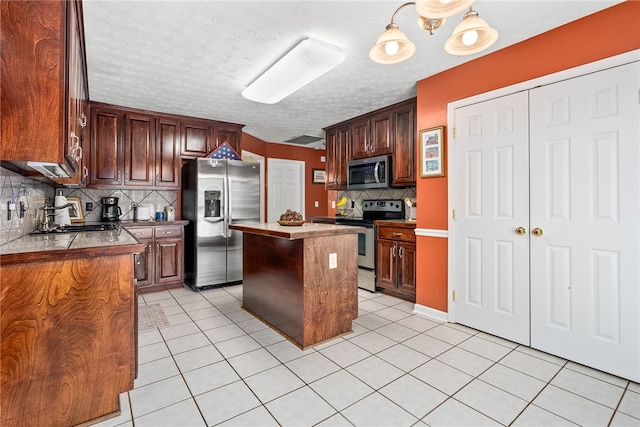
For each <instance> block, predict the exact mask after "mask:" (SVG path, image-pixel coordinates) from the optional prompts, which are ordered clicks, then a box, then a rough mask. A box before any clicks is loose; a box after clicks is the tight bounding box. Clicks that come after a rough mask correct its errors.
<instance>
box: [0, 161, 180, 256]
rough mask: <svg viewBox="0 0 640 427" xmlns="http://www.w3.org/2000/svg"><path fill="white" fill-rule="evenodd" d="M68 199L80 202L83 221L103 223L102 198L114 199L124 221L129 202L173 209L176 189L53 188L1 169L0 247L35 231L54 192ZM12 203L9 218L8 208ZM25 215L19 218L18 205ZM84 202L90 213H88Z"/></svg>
mask: <svg viewBox="0 0 640 427" xmlns="http://www.w3.org/2000/svg"><path fill="white" fill-rule="evenodd" d="M58 190H62V194H63V195H64V196H65V197H67V198H69V197H75V198H79V199H80V205H81V206H82V209H83V213H84V220H85V221H89V222H91V221H101V220H102V198H103V197H117V198H118V199H119V200H118V206H120V209H121V210H122V216H121V217H120V218H121V219H123V220H132V219H134V215H135V209H133V208H132V207H131V203H132V202H135V203H137V204H138V205H142V206H149V207H151V208H152V209H151V212H155V211H160V210H164V209H165V207H167V206H176V200H177V197H178V192H177V191H176V190H173V191H170V190H162V191H158V190H114V189H110V190H94V189H88V188H81V189H78V188H57V189H56V188H54V187H52V186H50V185H48V184H45V183H42V182H39V181H37V180H35V179H32V178H27V177H24V176H22V175H19V174H17V173H14V172H12V171H10V170H8V169H5V168H1V167H0V216H1V218H0V244H3V243H7V242H10V241H12V240H14V239H17V238H18V237H21V236H24V235H25V234H29V233H31V232H32V231H34V230H36V229H37V228H38V226H39V225H40V224H41V222H42V210H41V209H40V208H41V207H42V206H44V203H45V201H46V202H47V203H48V204H49V205H51V204H53V198H54V195H55V194H56V191H58ZM9 202H11V203H12V204H13V203H14V204H15V210H12V211H11V218H9V205H8V203H9ZM21 202H22V206H23V207H24V214H23V216H22V218H21V217H20V216H21V215H20V203H21ZM87 203H90V204H91V205H92V210H91V211H87Z"/></svg>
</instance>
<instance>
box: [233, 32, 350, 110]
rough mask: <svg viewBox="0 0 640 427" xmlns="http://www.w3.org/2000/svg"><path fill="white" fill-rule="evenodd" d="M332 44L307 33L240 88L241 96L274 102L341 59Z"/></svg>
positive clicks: (252, 99)
mask: <svg viewBox="0 0 640 427" xmlns="http://www.w3.org/2000/svg"><path fill="white" fill-rule="evenodd" d="M344 58H345V55H344V53H342V52H341V51H340V49H338V48H337V47H335V46H332V45H330V44H328V43H325V42H323V41H320V40H317V39H314V38H311V37H308V38H306V39H304V40H302V41H301V42H300V43H299V44H298V45H297V46H296V47H294V48H293V49H291V51H289V53H287V54H286V55H285V56H283V57H282V58H281V59H280V60H279V61H278V62H276V63H275V64H274V65H273V66H272V67H271V68H269V69H268V70H267V71H266V72H265V73H264V74H262V75H261V76H260V77H258V78H257V79H256V80H255V81H254V82H253V83H251V84H250V85H249V87H247V88H246V89H245V90H243V91H242V96H244V97H245V98H247V99H249V100H251V101H255V102H262V103H264V104H275V103H276V102H279V101H281V100H282V99H284V98H286V97H287V96H289V95H291V94H292V93H293V92H295V91H297V90H298V89H300V88H302V87H304V86H305V85H306V84H308V83H310V82H312V81H313V80H315V79H317V78H318V77H320V76H321V75H323V74H324V73H326V72H328V71H329V70H331V69H333V68H334V67H336V66H337V65H339V64H340V63H341V62H342V61H344Z"/></svg>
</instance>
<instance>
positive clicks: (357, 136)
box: [351, 112, 393, 159]
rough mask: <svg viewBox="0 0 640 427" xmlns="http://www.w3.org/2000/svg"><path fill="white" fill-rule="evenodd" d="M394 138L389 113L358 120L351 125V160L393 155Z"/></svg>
mask: <svg viewBox="0 0 640 427" xmlns="http://www.w3.org/2000/svg"><path fill="white" fill-rule="evenodd" d="M392 136H393V135H392V133H391V113H389V112H382V113H379V114H373V115H371V116H370V117H366V118H364V119H360V120H356V121H355V122H354V123H353V124H352V125H351V158H352V159H363V158H365V157H373V156H382V155H385V154H392V153H393V138H392Z"/></svg>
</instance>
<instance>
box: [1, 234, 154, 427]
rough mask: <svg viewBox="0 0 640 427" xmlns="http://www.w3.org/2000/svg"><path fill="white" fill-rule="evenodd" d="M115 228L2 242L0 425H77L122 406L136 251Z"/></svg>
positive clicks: (129, 383) (128, 378) (129, 364)
mask: <svg viewBox="0 0 640 427" xmlns="http://www.w3.org/2000/svg"><path fill="white" fill-rule="evenodd" d="M143 250H144V245H143V244H142V243H139V242H138V241H137V240H136V239H135V238H134V237H133V236H132V235H131V234H130V233H128V232H127V231H125V230H123V229H121V228H118V229H117V230H112V231H92V232H77V233H76V232H70V233H53V234H36V235H25V236H23V237H20V238H18V239H16V240H13V241H11V242H8V243H5V244H3V245H0V264H2V274H1V275H0V286H1V296H0V313H1V314H0V319H1V322H0V326H1V331H0V333H1V337H2V340H1V353H0V355H1V361H0V365H1V366H0V369H1V374H2V375H1V378H2V381H1V383H0V398H1V406H2V414H1V419H0V425H6V426H17V425H34V426H35V425H38V426H42V425H56V426H70V425H78V424H81V423H84V422H87V421H92V420H93V421H95V420H96V419H99V418H101V417H105V416H111V415H116V414H117V413H118V410H119V401H118V396H119V395H120V393H123V392H126V391H129V390H131V389H133V381H134V376H135V368H136V363H135V362H136V357H135V351H136V347H135V340H136V322H135V308H136V296H135V284H134V279H133V255H134V254H135V253H139V252H142V251H143Z"/></svg>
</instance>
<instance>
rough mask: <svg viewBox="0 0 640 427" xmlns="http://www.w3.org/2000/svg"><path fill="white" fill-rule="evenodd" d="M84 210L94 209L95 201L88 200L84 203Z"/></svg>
mask: <svg viewBox="0 0 640 427" xmlns="http://www.w3.org/2000/svg"><path fill="white" fill-rule="evenodd" d="M84 210H85V211H86V212H91V211H92V210H93V203H92V202H87V203H85V204H84Z"/></svg>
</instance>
